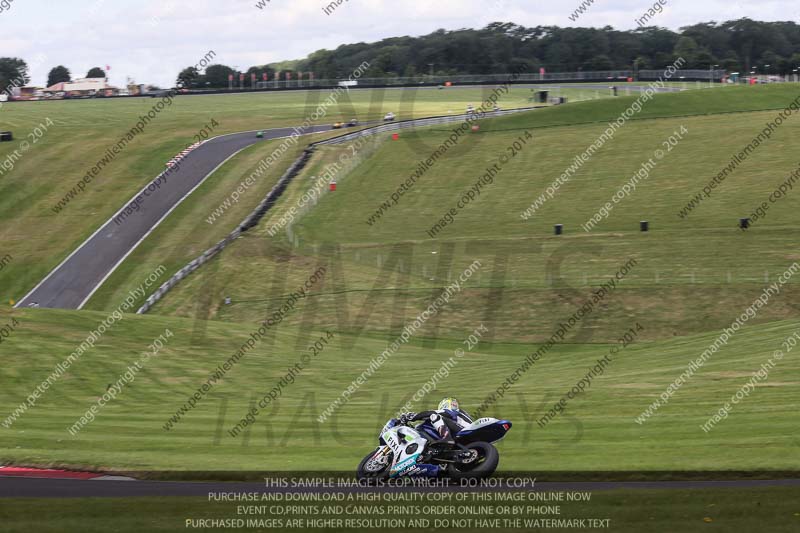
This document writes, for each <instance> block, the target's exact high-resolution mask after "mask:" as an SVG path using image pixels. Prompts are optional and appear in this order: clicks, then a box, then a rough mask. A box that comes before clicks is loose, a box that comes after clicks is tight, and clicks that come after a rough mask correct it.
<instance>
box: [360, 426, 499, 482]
mask: <svg viewBox="0 0 800 533" xmlns="http://www.w3.org/2000/svg"><path fill="white" fill-rule="evenodd" d="M510 429H511V422H510V421H508V420H498V419H496V418H480V419H478V420H476V421H474V422H472V423H471V424H470V425H468V426H466V427H464V428H463V429H461V430H460V431H459V432H458V433H455V434H454V435H452V439H453V442H448V441H444V440H441V437H440V435H439V433H438V431H437V430H436V428H435V427H434V426H433V423H432V422H431V421H430V420H428V419H426V420H425V421H423V422H422V423H421V424H418V425H417V426H416V427H412V426H411V425H410V424H400V423H399V422H398V420H396V419H391V420H389V422H387V423H386V425H385V426H384V427H383V429H382V430H381V432H380V435H379V437H378V442H379V446H378V447H377V448H376V449H375V450H374V451H372V452H371V453H370V454H369V455H367V456H366V457H365V458H364V459H363V460H362V461H361V463H360V464H359V465H358V470H357V472H356V476H357V477H358V479H360V480H365V481H369V480H387V479H390V478H400V477H434V476H436V477H450V478H451V479H454V480H459V479H483V478H486V477H489V476H491V475H492V474H493V473H494V471H495V470H496V469H497V463H498V462H499V461H500V454H499V453H498V451H497V448H495V447H494V446H493V445H492V443H494V442H497V441H499V440H501V439H502V438H503V437H505V436H506V433H507V432H508V431H509V430H510ZM427 465H435V466H438V467H439V468H436V469H435V470H436V471H431V470H430V468H429V467H427Z"/></svg>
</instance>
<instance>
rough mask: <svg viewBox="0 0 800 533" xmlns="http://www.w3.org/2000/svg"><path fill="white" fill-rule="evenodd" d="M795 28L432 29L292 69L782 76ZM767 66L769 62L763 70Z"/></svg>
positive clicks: (751, 24)
mask: <svg viewBox="0 0 800 533" xmlns="http://www.w3.org/2000/svg"><path fill="white" fill-rule="evenodd" d="M799 56H800V25H798V24H796V23H794V22H758V21H754V20H751V19H747V18H744V19H739V20H733V21H728V22H722V23H716V22H704V23H700V24H695V25H692V26H687V27H685V28H681V30H680V31H679V32H673V31H671V30H668V29H665V28H659V27H655V26H652V27H645V28H637V29H635V30H630V31H619V30H615V29H614V28H612V27H610V26H606V27H603V28H559V27H557V26H537V27H534V28H528V27H524V26H520V25H517V24H512V23H505V22H494V23H492V24H489V25H488V26H486V27H485V28H482V29H467V30H455V31H446V30H438V31H435V32H433V33H431V34H428V35H424V36H422V37H395V38H390V39H384V40H382V41H379V42H377V43H371V44H367V43H358V44H350V45H343V46H340V47H338V48H336V49H335V50H318V51H317V52H314V53H313V54H311V55H309V56H308V57H307V58H306V59H304V60H301V61H300V62H299V64H298V65H297V68H298V70H303V71H313V72H315V73H316V74H317V77H318V78H341V77H346V76H348V75H349V74H350V73H351V72H352V71H353V70H354V69H355V68H356V67H357V66H358V65H360V64H361V63H362V62H363V61H365V60H366V61H369V62H370V63H371V65H372V67H371V68H370V71H369V72H368V73H367V74H366V75H365V77H373V76H374V77H381V76H393V75H413V74H416V75H421V74H429V73H430V72H431V65H433V71H434V72H435V73H436V74H438V75H448V74H450V75H456V74H490V73H496V74H501V73H506V72H511V71H513V69H514V66H519V65H526V66H527V67H530V72H537V71H538V69H539V68H540V67H544V68H545V69H547V70H548V71H549V72H556V71H565V72H573V71H577V70H622V69H625V70H630V69H632V68H633V64H634V62H636V63H637V67H638V68H641V69H661V68H664V67H666V66H667V65H670V64H672V63H673V62H674V61H675V60H676V59H677V58H678V57H683V58H684V59H685V60H686V66H685V67H684V68H687V69H707V68H709V67H711V66H713V65H720V66H721V67H724V68H725V69H727V70H729V71H742V72H749V70H750V69H752V68H758V70H759V72H761V73H765V72H767V71H768V72H771V73H775V74H788V73H791V72H792V71H793V69H795V68H798V67H800V61H798V59H800V57H799ZM766 65H770V66H769V67H766Z"/></svg>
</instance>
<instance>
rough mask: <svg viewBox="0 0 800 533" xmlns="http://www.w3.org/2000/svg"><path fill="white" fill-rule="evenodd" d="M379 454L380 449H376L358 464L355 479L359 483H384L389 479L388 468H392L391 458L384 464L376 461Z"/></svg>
mask: <svg viewBox="0 0 800 533" xmlns="http://www.w3.org/2000/svg"><path fill="white" fill-rule="evenodd" d="M380 452H381V449H380V448H378V449H377V450H374V451H372V452H370V453H369V454H368V455H367V456H366V457H364V458H363V459H362V460H361V462H360V463H358V469H357V470H356V478H357V479H358V480H359V481H385V480H387V479H389V468H390V467H391V466H392V461H391V457H389V458H388V460H387V461H385V462H384V461H381V460H379V459H376V456H377V455H378V454H379V453H380Z"/></svg>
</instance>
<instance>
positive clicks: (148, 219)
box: [16, 125, 332, 309]
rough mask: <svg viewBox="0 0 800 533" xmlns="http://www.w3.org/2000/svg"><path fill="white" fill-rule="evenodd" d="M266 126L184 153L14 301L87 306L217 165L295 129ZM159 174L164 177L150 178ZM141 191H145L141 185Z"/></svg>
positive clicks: (313, 129)
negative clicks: (127, 212) (139, 198)
mask: <svg viewBox="0 0 800 533" xmlns="http://www.w3.org/2000/svg"><path fill="white" fill-rule="evenodd" d="M331 129H332V127H331V126H329V125H322V126H312V127H310V128H308V129H307V130H305V131H304V132H303V133H304V134H307V133H317V132H322V131H329V130H331ZM263 131H264V138H263V139H259V138H257V137H256V132H255V131H250V132H242V133H234V134H231V135H224V136H220V137H215V138H213V139H210V140H209V141H207V142H205V143H204V144H202V145H200V146H199V147H197V148H196V149H195V150H193V151H192V152H190V153H189V154H188V155H186V157H185V159H183V160H182V161H181V163H180V168H179V169H178V170H177V171H174V172H172V173H170V174H169V176H167V178H166V180H167V182H166V184H164V183H162V184H161V187H160V189H157V190H156V191H155V192H154V193H152V194H151V195H150V196H147V197H146V198H145V200H144V202H143V203H142V204H141V209H139V211H137V212H134V213H133V214H132V215H131V216H129V217H128V218H126V219H125V220H124V221H123V222H122V223H121V224H117V223H116V222H114V217H116V216H117V215H118V214H119V213H120V212H121V211H123V210H124V209H125V208H126V207H127V205H128V203H129V202H126V204H125V205H124V206H122V208H121V209H120V211H117V213H115V214H114V216H113V217H111V218H110V219H109V220H108V221H107V222H106V223H104V224H103V226H102V227H101V228H100V229H99V230H98V231H97V232H95V233H94V234H93V235H92V236H91V237H89V238H88V239H87V240H86V241H85V242H84V243H83V244H81V245H80V246H79V247H78V248H77V249H76V250H75V251H74V252H72V254H71V255H70V256H69V257H67V259H65V260H64V261H63V262H62V263H61V264H60V265H59V266H57V267H56V268H55V269H54V270H53V271H52V272H50V274H48V275H47V277H46V278H45V279H44V280H42V281H41V282H40V283H39V284H38V285H37V286H36V287H35V288H34V289H33V290H32V291H31V292H29V293H28V294H27V295H26V296H25V297H24V298H22V299H21V300H20V301H19V302H18V303H17V305H16V307H28V306H31V305H32V304H38V306H39V307H48V308H57V309H80V308H81V307H83V305H84V304H85V303H86V301H87V300H88V299H89V297H90V296H91V295H92V294H93V293H94V292H95V291H96V290H97V288H99V287H100V285H102V283H103V281H105V279H106V278H107V277H108V276H109V275H111V273H112V272H113V271H114V270H115V269H116V268H117V266H118V265H119V264H120V263H121V262H122V261H123V260H124V259H125V258H126V257H127V256H128V255H129V254H130V253H131V252H132V251H133V250H134V249H135V248H136V247H137V246H138V245H139V243H140V242H141V241H142V240H143V239H144V238H145V237H146V236H147V235H148V234H149V233H150V232H152V231H153V229H155V228H156V227H157V226H158V224H159V223H160V222H161V221H162V220H163V219H164V218H166V216H167V215H168V214H169V213H170V212H171V211H172V210H173V209H175V207H177V206H178V204H180V203H181V202H182V201H183V199H184V198H186V197H187V196H188V195H189V193H190V192H192V191H193V190H194V189H195V188H197V187H198V186H199V185H200V184H201V183H203V181H204V180H205V179H206V178H207V177H208V176H210V175H211V174H212V173H213V172H214V170H216V169H217V167H219V166H220V165H221V164H222V163H224V162H225V161H227V160H228V159H230V158H231V157H233V156H234V155H235V154H236V153H238V152H239V151H241V150H243V149H244V148H247V147H248V146H251V145H253V144H256V143H257V142H261V141H263V140H269V139H278V138H281V137H288V136H290V135H291V134H292V133H293V132H294V129H293V128H277V129H270V130H263ZM158 179H160V178H156V179H155V180H152V181H151V182H150V183H153V182H155V181H156V180H158ZM150 183H148V185H150ZM146 187H147V186H145V188H146ZM142 190H144V188H143V189H142ZM138 194H141V191H139V193H137V195H138ZM135 197H136V196H134V198H135Z"/></svg>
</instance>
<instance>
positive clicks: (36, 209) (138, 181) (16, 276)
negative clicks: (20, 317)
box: [0, 88, 607, 302]
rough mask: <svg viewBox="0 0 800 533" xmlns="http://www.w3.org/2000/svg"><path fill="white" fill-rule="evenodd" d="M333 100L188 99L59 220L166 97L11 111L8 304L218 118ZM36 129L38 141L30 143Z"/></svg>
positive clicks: (0, 120)
mask: <svg viewBox="0 0 800 533" xmlns="http://www.w3.org/2000/svg"><path fill="white" fill-rule="evenodd" d="M490 91H491V89H488V88H486V89H482V88H474V89H457V90H447V91H436V90H420V91H399V90H387V91H361V90H355V91H351V92H350V93H349V95H344V96H341V97H340V98H339V99H338V102H337V103H336V104H335V105H332V106H327V107H326V111H327V114H326V116H324V118H322V119H320V121H319V123H322V124H327V123H332V122H335V121H337V120H350V119H351V118H354V117H357V118H358V119H360V120H362V121H366V120H374V119H380V118H381V117H382V116H383V113H385V112H387V111H394V112H395V113H397V114H398V116H400V117H401V118H411V117H415V116H429V115H435V114H447V113H448V112H463V110H464V109H465V107H466V105H467V104H468V103H473V104H477V103H478V102H479V101H480V100H481V99H482V98H486V97H488V95H489V93H490ZM484 94H485V95H486V96H484ZM565 94H567V95H568V96H569V97H572V98H580V97H583V98H594V97H595V96H597V97H605V96H607V94H605V93H604V92H598V93H597V94H595V91H585V90H581V89H574V90H570V89H568V90H565ZM329 95H330V92H326V91H312V92H305V91H298V92H295V91H292V92H286V93H258V94H234V95H211V96H179V97H177V98H176V99H175V100H174V101H173V103H172V105H170V106H167V107H166V108H165V109H164V110H163V111H161V113H159V114H158V115H157V118H156V119H155V120H153V121H152V123H151V124H149V125H147V126H146V127H145V128H144V131H143V132H142V133H141V134H140V135H138V136H137V137H136V138H135V139H134V140H133V141H132V142H130V144H128V146H127V147H126V148H125V149H124V150H123V151H122V152H121V153H120V154H119V155H118V156H117V157H116V158H115V159H114V160H113V161H112V162H111V163H109V164H108V166H106V167H105V168H104V169H103V170H102V171H101V172H100V173H99V174H98V175H97V176H96V177H95V178H94V179H93V181H92V182H91V183H90V184H89V185H88V186H87V187H86V190H85V192H83V193H82V194H80V195H78V196H77V197H75V198H74V199H73V200H72V201H71V202H70V203H69V205H68V206H67V207H66V208H65V209H64V210H63V211H61V212H59V213H55V212H54V211H53V210H52V207H53V206H54V205H56V203H57V202H58V200H60V199H61V198H62V197H63V196H64V195H65V194H67V192H68V191H69V190H70V189H71V188H72V187H74V186H75V184H76V183H77V182H78V181H79V180H80V179H81V178H83V176H84V175H85V174H86V173H87V172H88V171H90V170H91V169H92V167H93V166H94V165H96V164H97V161H98V160H99V159H101V158H102V157H103V156H104V155H105V154H106V150H107V149H109V148H110V147H111V146H112V145H113V144H116V142H117V141H118V139H119V138H120V137H121V136H124V135H125V134H126V133H127V132H129V131H130V130H131V128H133V127H134V126H135V125H136V123H137V121H139V117H140V116H142V115H145V114H147V113H148V111H150V110H151V108H152V107H153V106H154V105H156V104H157V103H158V102H159V101H160V99H153V98H130V99H113V100H82V101H53V102H21V103H13V104H7V105H5V106H3V109H2V113H0V126H1V127H2V129H3V130H12V131H13V132H14V135H15V137H16V140H15V141H14V142H11V143H2V145H0V163H3V162H5V161H7V157H9V156H12V154H13V152H14V151H15V150H18V151H19V156H12V163H13V165H12V166H4V167H3V170H4V172H2V173H0V174H2V175H0V243H1V244H0V252H2V255H0V257H4V256H5V254H8V255H10V256H11V257H12V258H13V261H11V263H10V264H9V265H8V266H7V267H5V268H3V269H2V271H0V301H3V302H7V301H8V300H9V299H11V298H15V299H19V298H20V297H22V296H23V295H24V293H25V292H27V291H28V290H29V289H31V288H32V287H33V286H34V285H35V284H36V283H38V282H39V281H40V280H41V279H42V278H43V277H44V276H45V275H46V274H47V272H49V271H50V270H51V269H52V268H53V267H55V266H56V265H57V264H58V263H59V262H60V261H61V260H62V259H63V258H64V257H66V256H67V255H68V254H69V253H70V252H72V250H74V248H75V247H76V246H78V244H80V242H82V241H83V240H84V239H85V238H86V237H88V236H89V235H90V234H91V233H92V232H94V231H95V230H96V229H97V228H98V227H99V226H100V224H102V223H103V222H104V221H106V220H107V219H108V218H109V216H111V215H112V214H113V213H114V212H116V210H117V209H119V207H121V206H122V204H123V203H124V202H125V201H127V200H128V199H129V198H130V197H131V196H133V194H134V193H135V192H136V191H138V190H139V189H140V188H141V187H142V186H144V185H145V184H146V183H147V182H148V181H149V180H151V179H153V178H154V177H155V176H157V175H158V174H159V173H160V172H161V171H163V170H164V164H165V163H166V162H167V161H168V160H169V159H171V158H172V157H173V156H174V155H175V154H177V153H178V152H179V151H181V150H182V149H183V148H185V147H186V146H187V145H189V144H191V143H193V142H194V141H195V139H194V136H195V135H196V134H198V133H199V131H200V130H201V129H202V128H203V127H204V126H205V125H206V124H208V123H209V122H210V121H211V120H212V119H214V120H216V121H217V123H219V126H218V127H215V128H214V132H213V135H219V134H225V133H230V132H237V131H247V130H254V129H262V128H272V127H280V126H294V125H299V124H301V123H302V122H303V121H304V120H305V119H306V118H307V117H308V116H309V115H310V114H312V113H313V112H314V111H315V110H316V108H317V106H318V105H319V104H321V103H322V102H324V101H325V100H326V98H328V97H329ZM529 96H530V90H529V89H523V88H516V89H513V90H512V92H511V93H509V94H507V95H504V96H503V97H502V100H501V105H503V106H507V107H511V106H518V105H525V104H527V103H528V98H529ZM40 125H43V126H40ZM37 127H38V128H39V130H38V131H37V132H36V133H35V134H34V136H33V137H28V135H29V134H32V133H34V132H35V131H36V128H37ZM34 140H35V141H36V142H33V141H34ZM23 141H26V142H28V143H30V144H29V148H27V149H26V150H25V149H22V148H21V147H20V143H21V142H23ZM309 142H310V141H309ZM287 165H288V161H287ZM229 193H230V191H228V190H225V189H224V188H220V189H219V190H218V191H216V193H214V192H212V193H211V194H210V195H208V196H206V197H204V200H206V201H207V202H208V204H209V205H219V203H220V202H222V201H223V200H224V198H225V197H226V196H227V195H228V194H229ZM257 203H258V199H257V198H255V196H254V197H252V198H248V199H247V200H246V201H244V202H243V206H249V207H250V208H251V209H252V207H253V206H255V205H256V204H257ZM232 224H235V223H232ZM229 226H230V224H229Z"/></svg>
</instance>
